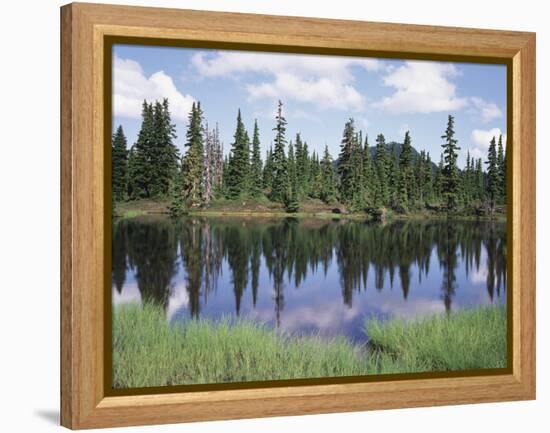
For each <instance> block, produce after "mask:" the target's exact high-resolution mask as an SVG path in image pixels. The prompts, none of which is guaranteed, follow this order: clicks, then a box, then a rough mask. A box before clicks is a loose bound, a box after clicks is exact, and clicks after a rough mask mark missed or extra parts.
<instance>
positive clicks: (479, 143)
mask: <svg viewBox="0 0 550 433" xmlns="http://www.w3.org/2000/svg"><path fill="white" fill-rule="evenodd" d="M501 134H502V142H503V144H504V145H505V144H506V134H505V133H502V131H501V130H500V128H492V129H486V130H485V129H474V130H473V131H472V135H471V139H472V144H473V148H471V149H469V150H470V155H471V156H472V157H474V158H482V159H483V160H485V159H487V151H488V150H489V144H490V142H491V140H492V139H493V137H495V139H496V140H498V137H499V136H500V135H501Z"/></svg>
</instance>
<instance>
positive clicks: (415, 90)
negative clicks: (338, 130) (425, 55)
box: [374, 61, 468, 114]
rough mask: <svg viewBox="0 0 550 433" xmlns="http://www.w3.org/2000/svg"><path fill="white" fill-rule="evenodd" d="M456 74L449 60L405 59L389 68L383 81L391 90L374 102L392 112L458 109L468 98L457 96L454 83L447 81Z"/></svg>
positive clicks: (457, 73) (457, 72)
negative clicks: (403, 62) (391, 93)
mask: <svg viewBox="0 0 550 433" xmlns="http://www.w3.org/2000/svg"><path fill="white" fill-rule="evenodd" d="M457 75H459V71H458V70H457V69H456V67H455V66H454V65H452V64H450V63H436V62H426V61H410V62H405V64H404V65H403V66H399V67H397V68H394V69H391V70H389V71H388V72H387V74H386V75H385V77H384V84H385V85H386V86H389V87H394V88H395V89H396V91H395V93H394V94H393V95H391V96H388V97H385V98H383V99H382V100H380V101H378V102H376V103H375V104H374V105H375V106H376V107H381V108H383V109H385V110H387V111H389V112H391V113H394V114H401V113H433V112H440V111H454V110H459V109H462V108H464V107H465V106H466V105H467V104H468V99H467V98H461V97H458V96H457V95H456V86H455V85H454V84H453V83H452V82H451V81H449V78H453V77H456V76H457Z"/></svg>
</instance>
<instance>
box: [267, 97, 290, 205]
mask: <svg viewBox="0 0 550 433" xmlns="http://www.w3.org/2000/svg"><path fill="white" fill-rule="evenodd" d="M275 120H276V126H275V128H273V130H274V131H275V140H274V143H275V144H274V149H273V156H272V166H273V183H272V185H271V196H270V198H271V200H273V201H276V202H281V203H283V202H284V200H285V198H286V194H287V190H288V169H287V161H286V156H285V146H286V137H285V133H286V119H285V118H284V117H283V103H282V102H281V101H279V104H278V108H277V116H276V117H275Z"/></svg>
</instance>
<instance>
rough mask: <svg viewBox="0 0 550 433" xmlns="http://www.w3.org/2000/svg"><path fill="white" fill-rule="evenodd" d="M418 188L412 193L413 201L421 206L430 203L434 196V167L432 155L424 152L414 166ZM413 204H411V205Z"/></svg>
mask: <svg viewBox="0 0 550 433" xmlns="http://www.w3.org/2000/svg"><path fill="white" fill-rule="evenodd" d="M414 171H415V181H416V188H414V189H413V191H412V194H413V195H412V197H413V200H415V201H416V200H417V201H419V203H420V204H421V205H424V204H425V203H428V202H430V201H431V200H432V199H433V196H434V186H433V166H432V160H431V158H430V154H429V153H427V152H425V151H424V150H422V151H421V152H420V157H419V158H418V159H417V160H416V163H415V165H414ZM409 204H411V203H409Z"/></svg>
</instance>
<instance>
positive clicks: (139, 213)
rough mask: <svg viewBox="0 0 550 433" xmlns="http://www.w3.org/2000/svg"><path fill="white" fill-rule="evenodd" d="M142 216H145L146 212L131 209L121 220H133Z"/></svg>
mask: <svg viewBox="0 0 550 433" xmlns="http://www.w3.org/2000/svg"><path fill="white" fill-rule="evenodd" d="M142 215H147V211H144V210H137V209H131V210H127V211H126V212H124V213H123V215H122V218H135V217H138V216H142Z"/></svg>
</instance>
